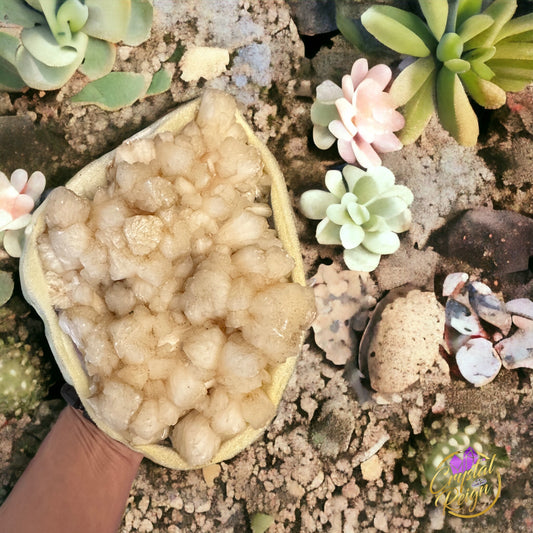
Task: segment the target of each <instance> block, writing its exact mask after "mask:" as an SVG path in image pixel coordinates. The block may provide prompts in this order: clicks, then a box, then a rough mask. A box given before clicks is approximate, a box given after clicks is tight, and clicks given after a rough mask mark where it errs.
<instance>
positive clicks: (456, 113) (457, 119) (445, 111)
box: [437, 67, 479, 146]
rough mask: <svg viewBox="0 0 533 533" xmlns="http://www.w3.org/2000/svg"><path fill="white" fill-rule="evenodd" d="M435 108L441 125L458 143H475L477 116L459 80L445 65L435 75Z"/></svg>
mask: <svg viewBox="0 0 533 533" xmlns="http://www.w3.org/2000/svg"><path fill="white" fill-rule="evenodd" d="M437 110H438V114H439V119H440V121H441V123H442V125H443V126H444V128H445V129H446V130H447V131H448V132H449V133H450V135H451V136H452V137H453V138H454V139H455V140H456V141H457V142H458V143H459V144H461V145H463V146H474V145H475V144H476V142H477V138H478V135H479V124H478V121H477V116H476V114H475V113H474V110H473V109H472V106H471V105H470V102H469V101H468V96H467V95H466V92H465V90H464V88H463V85H462V83H461V80H460V79H459V77H458V76H457V74H456V73H455V72H452V71H451V70H449V69H447V68H446V67H443V68H442V69H441V70H440V72H439V73H438V75H437Z"/></svg>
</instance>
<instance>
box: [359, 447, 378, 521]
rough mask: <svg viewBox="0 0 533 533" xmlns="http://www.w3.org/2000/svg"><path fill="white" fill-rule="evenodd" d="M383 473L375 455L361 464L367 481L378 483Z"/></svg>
mask: <svg viewBox="0 0 533 533" xmlns="http://www.w3.org/2000/svg"><path fill="white" fill-rule="evenodd" d="M382 472H383V465H382V464H381V460H380V458H379V457H378V456H377V455H373V456H372V457H371V458H370V459H368V460H367V461H365V462H364V463H361V473H362V474H363V479H365V480H366V481H376V480H377V479H379V478H380V477H381V473H382ZM382 531H383V530H382Z"/></svg>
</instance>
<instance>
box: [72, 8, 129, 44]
mask: <svg viewBox="0 0 533 533" xmlns="http://www.w3.org/2000/svg"><path fill="white" fill-rule="evenodd" d="M85 5H86V6H87V7H88V8H89V18H88V19H87V23H86V24H85V26H84V27H83V28H82V29H83V32H84V33H86V34H87V35H90V36H91V37H95V38H96V39H102V40H104V41H109V42H111V43H118V42H119V41H122V39H124V38H125V37H126V34H127V32H128V27H129V22H130V15H131V1H130V0H113V1H109V0H85Z"/></svg>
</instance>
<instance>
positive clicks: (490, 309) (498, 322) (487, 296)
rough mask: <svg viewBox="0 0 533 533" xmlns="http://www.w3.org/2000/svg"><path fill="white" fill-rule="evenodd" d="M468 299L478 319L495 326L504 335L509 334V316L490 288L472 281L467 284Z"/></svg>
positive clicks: (510, 319) (510, 323) (510, 320)
mask: <svg viewBox="0 0 533 533" xmlns="http://www.w3.org/2000/svg"><path fill="white" fill-rule="evenodd" d="M468 298H469V301H470V305H471V306H472V309H473V310H474V312H475V313H476V314H477V315H478V316H479V318H481V319H482V320H485V322H488V323H489V324H492V325H493V326H496V327H497V328H498V329H499V330H500V331H501V332H502V333H503V334H504V335H507V334H508V333H509V331H510V330H511V325H512V318H511V314H510V313H509V312H508V311H507V308H506V306H505V303H504V302H503V301H502V300H500V299H499V298H498V297H497V296H496V295H495V294H494V293H493V292H492V291H491V290H490V287H488V286H487V285H485V284H484V283H481V282H480V281H472V282H471V283H469V284H468Z"/></svg>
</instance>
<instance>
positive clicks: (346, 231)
mask: <svg viewBox="0 0 533 533" xmlns="http://www.w3.org/2000/svg"><path fill="white" fill-rule="evenodd" d="M339 236H340V239H341V243H342V245H343V246H344V248H346V250H351V249H352V248H356V247H357V246H359V245H360V244H361V243H362V242H363V239H364V238H365V230H364V229H363V228H362V227H361V226H359V225H357V224H354V223H348V224H343V225H342V226H341V229H340V231H339Z"/></svg>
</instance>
